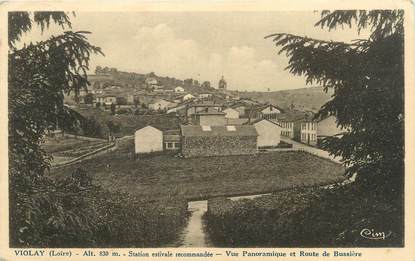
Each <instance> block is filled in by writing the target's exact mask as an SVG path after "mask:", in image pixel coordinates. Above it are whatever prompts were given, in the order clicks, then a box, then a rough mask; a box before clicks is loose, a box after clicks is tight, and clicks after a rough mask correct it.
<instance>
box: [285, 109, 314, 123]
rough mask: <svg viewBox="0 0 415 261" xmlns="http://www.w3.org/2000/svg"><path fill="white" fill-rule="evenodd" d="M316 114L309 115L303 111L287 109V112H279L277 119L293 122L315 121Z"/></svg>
mask: <svg viewBox="0 0 415 261" xmlns="http://www.w3.org/2000/svg"><path fill="white" fill-rule="evenodd" d="M313 117H314V115H309V114H308V113H306V112H303V111H297V110H292V111H287V112H285V113H278V114H277V121H285V122H293V121H314V120H313Z"/></svg>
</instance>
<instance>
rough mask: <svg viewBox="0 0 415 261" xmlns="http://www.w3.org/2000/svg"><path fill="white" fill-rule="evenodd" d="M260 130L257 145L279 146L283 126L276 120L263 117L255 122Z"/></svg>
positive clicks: (257, 129)
mask: <svg viewBox="0 0 415 261" xmlns="http://www.w3.org/2000/svg"><path fill="white" fill-rule="evenodd" d="M254 126H255V129H256V131H257V132H258V137H257V147H258V148H260V147H267V146H277V145H278V144H279V143H280V138H281V127H280V126H279V125H278V124H277V123H274V122H271V121H269V120H266V119H263V120H259V121H257V122H256V123H254Z"/></svg>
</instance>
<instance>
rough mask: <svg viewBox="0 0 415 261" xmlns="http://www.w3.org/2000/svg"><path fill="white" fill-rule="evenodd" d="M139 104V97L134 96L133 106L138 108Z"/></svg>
mask: <svg viewBox="0 0 415 261" xmlns="http://www.w3.org/2000/svg"><path fill="white" fill-rule="evenodd" d="M139 104H140V98H139V97H134V107H135V108H138V105H139Z"/></svg>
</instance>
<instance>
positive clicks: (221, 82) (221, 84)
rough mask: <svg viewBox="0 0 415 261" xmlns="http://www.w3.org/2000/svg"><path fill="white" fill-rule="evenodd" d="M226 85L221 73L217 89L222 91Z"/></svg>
mask: <svg viewBox="0 0 415 261" xmlns="http://www.w3.org/2000/svg"><path fill="white" fill-rule="evenodd" d="M226 85H227V83H226V81H225V78H224V77H223V75H222V78H221V79H220V80H219V84H218V89H219V90H222V91H226Z"/></svg>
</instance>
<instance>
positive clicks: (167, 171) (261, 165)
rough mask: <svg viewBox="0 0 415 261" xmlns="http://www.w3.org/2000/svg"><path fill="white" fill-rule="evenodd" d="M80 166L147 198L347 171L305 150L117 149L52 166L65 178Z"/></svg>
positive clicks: (226, 191)
mask: <svg viewBox="0 0 415 261" xmlns="http://www.w3.org/2000/svg"><path fill="white" fill-rule="evenodd" d="M77 167H82V168H83V169H84V170H86V172H87V173H88V174H90V175H91V176H92V177H93V180H94V181H95V182H97V183H98V184H100V185H102V186H103V187H105V188H108V189H109V190H113V191H117V190H119V191H124V192H128V193H130V194H131V195H133V196H136V197H139V198H141V199H148V200H154V199H162V198H171V197H177V196H178V197H183V198H186V199H188V200H192V199H207V198H211V197H216V196H223V195H247V194H255V193H264V192H270V191H275V190H281V189H285V188H291V187H297V186H310V185H315V184H328V183H333V182H336V181H340V180H342V179H343V176H342V174H343V173H344V169H343V167H341V166H340V165H338V164H336V163H333V162H330V161H328V160H325V159H321V158H318V157H316V156H313V155H310V154H307V153H305V152H273V153H266V154H258V155H244V156H228V157H207V158H189V159H182V158H176V157H174V156H172V155H154V156H147V157H142V158H140V159H137V160H134V159H133V157H132V155H131V153H128V152H119V151H114V152H110V153H108V154H105V155H101V156H99V157H97V158H93V159H89V160H85V161H83V162H82V163H80V164H77V165H71V166H66V167H61V168H57V169H52V170H51V173H50V175H52V176H55V177H56V178H58V179H60V178H64V177H66V176H68V175H70V173H72V171H73V169H74V168H77Z"/></svg>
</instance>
